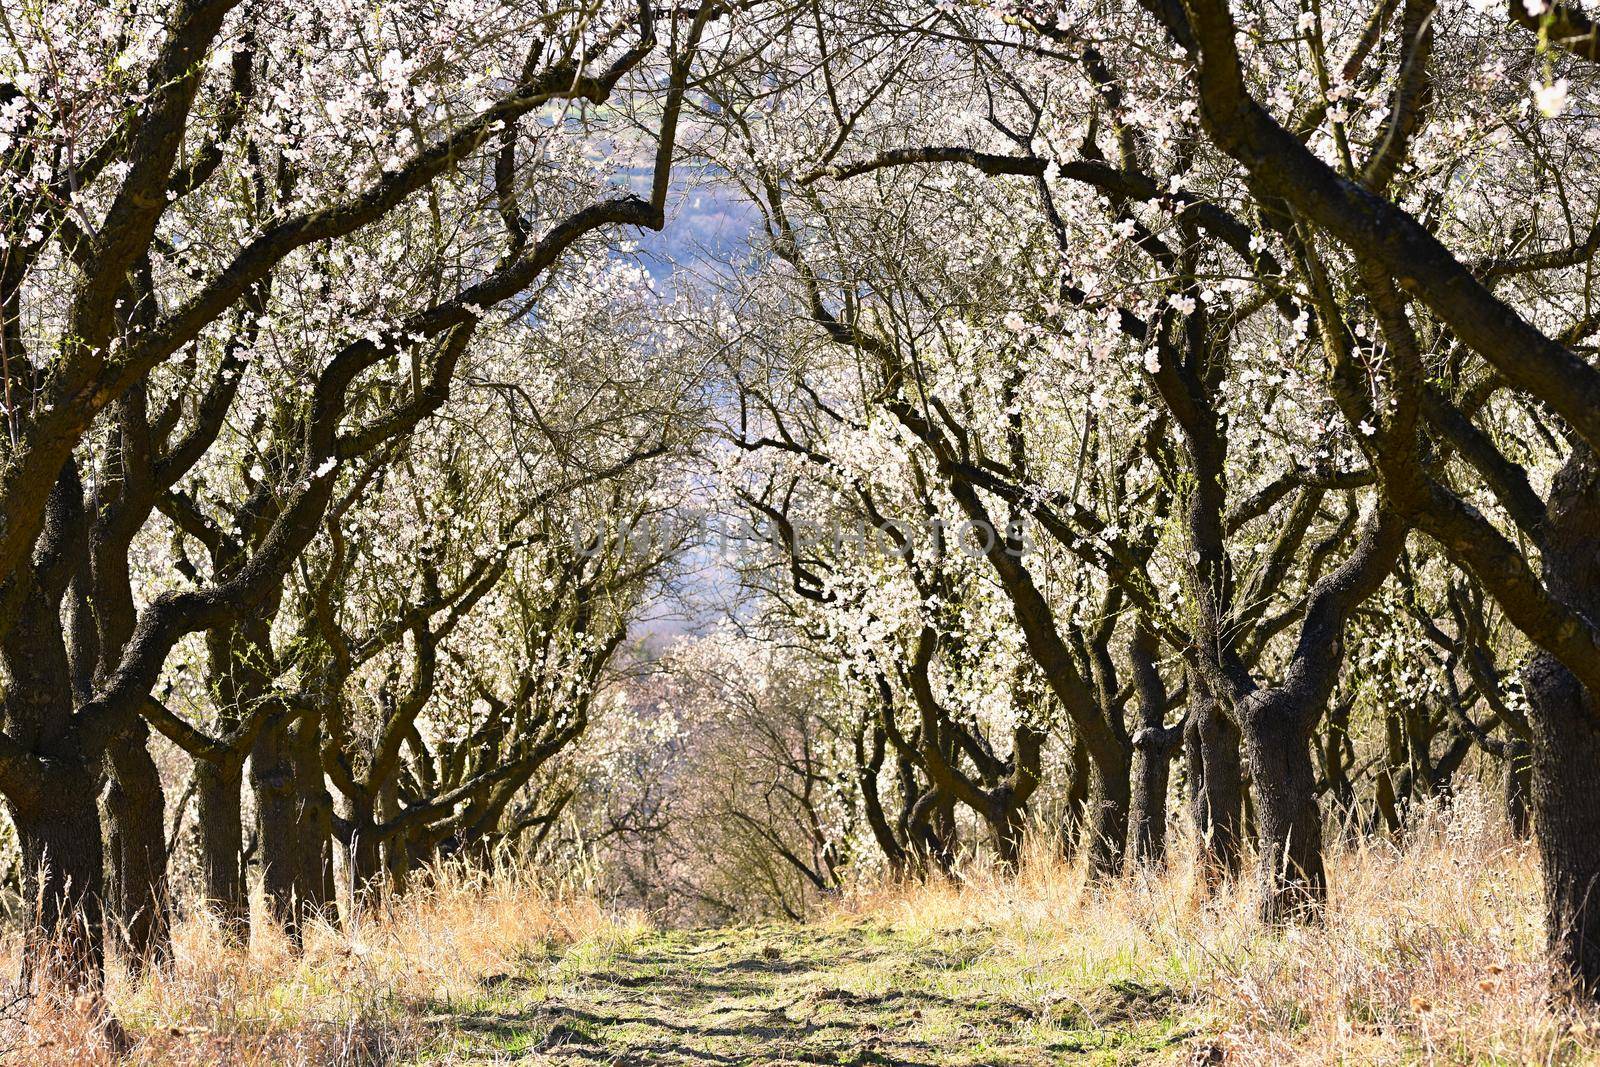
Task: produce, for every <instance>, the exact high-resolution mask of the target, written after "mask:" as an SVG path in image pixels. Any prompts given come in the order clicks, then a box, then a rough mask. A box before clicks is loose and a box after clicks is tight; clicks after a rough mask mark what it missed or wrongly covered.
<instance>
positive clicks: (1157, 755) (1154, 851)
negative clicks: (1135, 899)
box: [1127, 727, 1177, 867]
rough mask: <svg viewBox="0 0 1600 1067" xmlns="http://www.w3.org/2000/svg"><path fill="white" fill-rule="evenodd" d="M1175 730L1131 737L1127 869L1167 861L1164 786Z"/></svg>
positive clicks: (1174, 744) (1154, 730)
mask: <svg viewBox="0 0 1600 1067" xmlns="http://www.w3.org/2000/svg"><path fill="white" fill-rule="evenodd" d="M1176 746H1177V731H1176V728H1173V729H1172V730H1170V731H1169V730H1166V729H1163V728H1160V727H1156V728H1153V729H1152V728H1147V729H1142V730H1140V731H1139V732H1138V733H1136V734H1134V736H1133V770H1132V772H1131V775H1130V776H1131V778H1132V795H1131V797H1130V799H1129V805H1128V856H1127V863H1128V865H1129V866H1130V867H1141V866H1156V865H1159V864H1161V863H1163V862H1165V860H1166V857H1167V782H1168V779H1169V777H1170V773H1171V767H1172V752H1173V749H1174V748H1175V747H1176Z"/></svg>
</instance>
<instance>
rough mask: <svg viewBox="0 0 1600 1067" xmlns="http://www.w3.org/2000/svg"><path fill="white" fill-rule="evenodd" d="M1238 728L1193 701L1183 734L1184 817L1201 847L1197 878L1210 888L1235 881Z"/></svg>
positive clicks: (1239, 807)
mask: <svg viewBox="0 0 1600 1067" xmlns="http://www.w3.org/2000/svg"><path fill="white" fill-rule="evenodd" d="M1239 743H1240V742H1239V728H1238V727H1237V726H1235V725H1234V723H1233V720H1232V719H1230V718H1228V716H1227V715H1226V714H1224V713H1223V711H1222V709H1221V708H1219V707H1218V706H1217V703H1216V701H1214V700H1209V699H1204V698H1201V699H1197V700H1196V701H1195V703H1194V705H1193V706H1192V709H1191V712H1190V715H1189V722H1188V725H1187V727H1186V729H1185V731H1184V754H1185V758H1186V759H1187V761H1188V769H1189V781H1188V800H1189V818H1190V821H1191V822H1192V823H1193V826H1194V833H1195V837H1196V838H1197V839H1198V841H1199V845H1200V864H1201V868H1202V874H1203V876H1204V877H1205V880H1206V882H1207V883H1208V884H1210V885H1216V884H1217V883H1219V882H1222V881H1225V880H1228V879H1232V878H1235V877H1237V876H1238V874H1239V870H1240V867H1241V864H1242V861H1241V854H1242V853H1241V849H1240V844H1241V842H1242V840H1243V834H1242V832H1241V827H1242V824H1243V819H1244V775H1243V774H1242V773H1241V767H1240V764H1239Z"/></svg>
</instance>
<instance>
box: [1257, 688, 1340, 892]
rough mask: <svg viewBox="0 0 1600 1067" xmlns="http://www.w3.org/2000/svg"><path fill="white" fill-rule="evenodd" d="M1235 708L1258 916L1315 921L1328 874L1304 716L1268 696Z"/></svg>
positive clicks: (1314, 777) (1315, 781) (1314, 773)
mask: <svg viewBox="0 0 1600 1067" xmlns="http://www.w3.org/2000/svg"><path fill="white" fill-rule="evenodd" d="M1297 710H1298V709H1297ZM1240 714H1241V717H1242V718H1243V719H1244V724H1245V725H1244V740H1245V750H1246V752H1247V754H1248V756H1249V760H1250V783H1251V786H1252V787H1253V789H1254V792H1255V814H1256V835H1257V837H1256V840H1257V862H1258V863H1259V865H1260V867H1259V874H1258V877H1259V882H1260V889H1261V918H1262V920H1263V921H1264V922H1268V923H1292V922H1302V921H1306V920H1311V919H1315V918H1316V917H1317V915H1318V913H1319V912H1320V910H1321V907H1322V905H1323V904H1324V903H1325V902H1326V900H1327V896H1328V876H1327V872H1326V870H1325V869H1324V868H1323V863H1322V815H1321V812H1320V811H1318V809H1317V792H1316V788H1317V780H1316V772H1315V771H1314V770H1313V769H1312V764H1311V738H1310V737H1309V735H1308V733H1307V731H1306V730H1305V728H1304V726H1303V723H1304V721H1305V719H1306V717H1307V716H1305V715H1304V714H1303V713H1300V714H1297V713H1296V711H1291V710H1290V709H1288V708H1285V707H1283V706H1282V703H1281V701H1280V700H1278V699H1271V698H1265V699H1257V700H1250V701H1247V702H1246V703H1245V704H1243V705H1242V706H1241V708H1240Z"/></svg>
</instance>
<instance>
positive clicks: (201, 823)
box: [194, 759, 250, 943]
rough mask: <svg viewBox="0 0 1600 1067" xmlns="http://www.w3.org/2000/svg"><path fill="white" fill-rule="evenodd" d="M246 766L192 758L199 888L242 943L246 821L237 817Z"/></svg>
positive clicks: (246, 911) (246, 903)
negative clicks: (193, 761)
mask: <svg viewBox="0 0 1600 1067" xmlns="http://www.w3.org/2000/svg"><path fill="white" fill-rule="evenodd" d="M243 784H244V767H243V766H242V765H241V763H240V762H238V761H234V760H227V761H215V762H214V761H212V760H203V759H202V760H196V761H195V765H194V788H195V814H196V820H195V825H196V832H197V834H198V836H199V852H200V889H201V892H202V894H203V895H204V902H205V906H206V907H208V908H210V909H211V911H212V913H213V914H215V915H216V916H217V919H218V921H219V922H220V923H221V924H222V926H223V929H224V930H225V931H226V932H227V933H228V935H229V936H231V937H232V938H234V939H236V940H238V941H239V942H240V943H244V942H248V941H249V939H250V894H249V887H248V886H247V885H246V883H245V877H244V825H243V821H242V818H241V811H242V807H241V798H240V794H241V792H242V786H243Z"/></svg>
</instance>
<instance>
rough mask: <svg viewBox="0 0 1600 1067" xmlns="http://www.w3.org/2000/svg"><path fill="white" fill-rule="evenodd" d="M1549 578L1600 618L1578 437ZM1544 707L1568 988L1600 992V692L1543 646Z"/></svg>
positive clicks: (1549, 847) (1549, 549) (1552, 525)
mask: <svg viewBox="0 0 1600 1067" xmlns="http://www.w3.org/2000/svg"><path fill="white" fill-rule="evenodd" d="M1548 530H1549V533H1548V535H1547V537H1546V541H1545V544H1544V546H1543V549H1544V579H1545V582H1546V584H1547V585H1548V586H1549V587H1550V591H1551V592H1552V593H1554V594H1555V595H1556V596H1557V597H1558V598H1560V599H1561V600H1563V601H1564V602H1566V603H1567V604H1570V605H1573V606H1574V607H1576V608H1578V609H1579V610H1581V611H1582V612H1583V613H1584V614H1585V615H1587V616H1588V617H1589V618H1591V619H1594V618H1600V458H1597V457H1596V455H1595V453H1594V452H1593V451H1592V450H1590V449H1589V448H1588V447H1586V446H1584V445H1582V444H1577V445H1575V446H1574V448H1573V452H1572V455H1571V456H1570V457H1569V458H1568V460H1567V462H1566V463H1565V464H1564V465H1563V467H1562V468H1561V470H1560V471H1559V472H1558V473H1557V474H1556V477H1555V479H1554V480H1553V481H1552V483H1551V488H1550V497H1549V526H1548ZM1524 687H1525V689H1526V690H1527V694H1528V702H1529V704H1530V705H1531V706H1532V710H1533V712H1534V714H1532V715H1529V716H1528V720H1529V724H1530V726H1531V727H1532V732H1533V737H1532V752H1531V767H1530V775H1529V777H1530V780H1531V784H1532V795H1533V829H1534V836H1535V838H1536V839H1537V840H1538V842H1539V860H1540V865H1541V866H1542V867H1543V869H1544V886H1545V906H1546V912H1547V915H1546V920H1545V921H1546V924H1547V932H1548V935H1549V940H1550V949H1551V952H1552V955H1554V957H1555V959H1556V962H1557V964H1558V965H1559V966H1560V967H1561V968H1562V971H1561V973H1560V974H1559V975H1558V977H1557V986H1558V989H1560V990H1561V991H1563V992H1565V991H1568V990H1571V991H1573V992H1577V993H1579V994H1581V995H1582V996H1585V997H1590V998H1593V997H1600V899H1596V897H1597V895H1600V788H1597V787H1596V785H1595V771H1596V768H1600V693H1595V692H1586V691H1585V690H1584V689H1583V687H1582V686H1581V685H1580V684H1579V682H1578V680H1577V679H1576V678H1575V677H1574V676H1573V674H1572V672H1571V671H1569V670H1568V669H1567V668H1566V667H1565V666H1563V665H1562V664H1561V663H1560V662H1558V661H1557V660H1556V659H1555V658H1554V657H1552V656H1550V655H1548V654H1547V653H1542V652H1541V653H1540V654H1538V655H1536V656H1535V657H1534V658H1533V660H1532V662H1531V663H1530V664H1529V666H1528V669H1527V671H1526V673H1525V675H1524Z"/></svg>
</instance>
